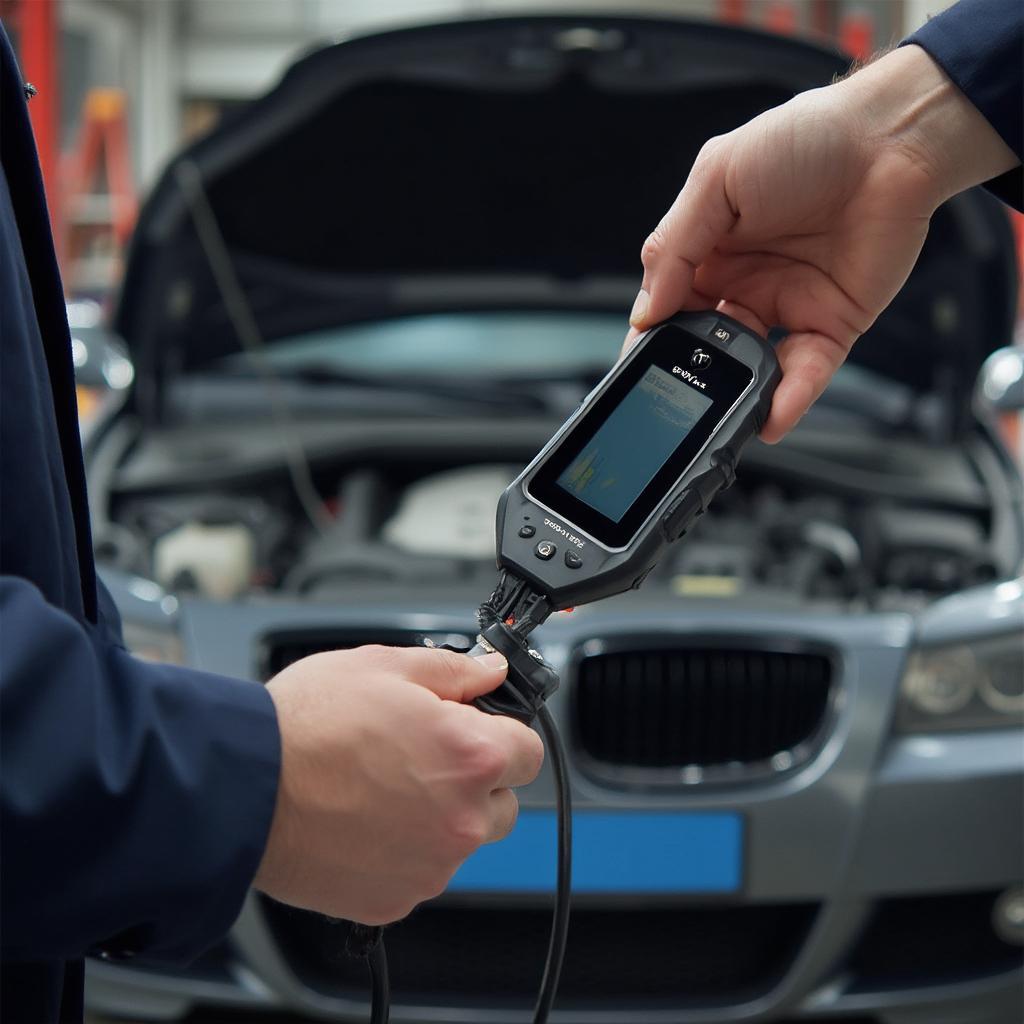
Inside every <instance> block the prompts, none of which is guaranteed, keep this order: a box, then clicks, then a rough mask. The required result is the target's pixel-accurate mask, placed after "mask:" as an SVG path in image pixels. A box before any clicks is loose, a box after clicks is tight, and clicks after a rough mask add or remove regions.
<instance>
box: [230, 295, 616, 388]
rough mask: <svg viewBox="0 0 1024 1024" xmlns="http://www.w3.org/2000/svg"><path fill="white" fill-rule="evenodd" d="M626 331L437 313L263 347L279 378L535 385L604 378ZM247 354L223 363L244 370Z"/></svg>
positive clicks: (521, 315) (575, 316) (592, 319)
mask: <svg viewBox="0 0 1024 1024" xmlns="http://www.w3.org/2000/svg"><path fill="white" fill-rule="evenodd" d="M628 326H629V325H628V324H627V322H626V319H625V317H623V316H622V315H620V314H618V313H589V312H588V313H575V312H564V311H552V312H516V313H507V312H473V313H435V314H429V315H424V316H409V317H396V318H393V319H388V320H374V321H368V322H364V323H356V324H346V325H344V326H341V327H331V328H327V329H325V330H319V331H312V332H310V333H308V334H298V335H292V336H290V337H286V338H280V339H277V340H274V341H271V342H268V343H267V346H266V350H265V351H266V357H267V359H268V360H269V362H270V364H271V366H272V367H273V368H274V369H275V370H277V371H279V372H280V373H282V374H285V375H288V374H289V373H301V372H302V371H303V370H309V369H315V370H317V371H319V372H330V371H334V372H336V373H337V374H338V375H339V376H345V375H349V374H355V375H372V376H381V377H383V376H384V375H386V374H393V373H394V372H395V370H396V369H401V371H402V373H403V374H410V373H413V374H417V375H419V376H427V377H440V378H445V379H448V380H451V379H452V378H458V377H465V378H468V377H473V378H487V379H491V380H494V379H499V378H514V379H522V378H538V379H546V378H551V377H563V378H564V377H567V376H580V375H589V374H591V373H593V372H594V371H597V372H600V373H603V372H604V370H605V369H607V368H609V367H610V366H611V365H612V364H613V363H614V362H615V360H616V358H617V357H618V354H619V350H620V348H621V347H622V339H623V338H624V337H625V335H626V329H627V327H628ZM248 364H249V360H248V357H247V356H246V355H245V354H244V353H239V354H237V355H232V356H229V357H227V358H225V359H223V360H221V361H220V363H219V365H220V366H221V367H223V368H225V369H232V370H238V369H244V368H245V367H246V366H247V365H248Z"/></svg>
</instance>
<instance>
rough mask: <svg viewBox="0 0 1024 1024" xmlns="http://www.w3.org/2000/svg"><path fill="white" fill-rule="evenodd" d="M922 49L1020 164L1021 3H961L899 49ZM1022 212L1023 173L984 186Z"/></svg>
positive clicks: (1023, 108) (1023, 132)
mask: <svg viewBox="0 0 1024 1024" xmlns="http://www.w3.org/2000/svg"><path fill="white" fill-rule="evenodd" d="M908 43H914V44H916V45H917V46H920V47H921V48H922V49H923V50H925V51H926V52H927V53H928V54H929V56H930V57H931V58H932V60H934V61H935V62H936V63H937V64H938V65H939V67H941V68H942V70H943V71H945V72H946V74H947V75H949V77H950V78H951V79H952V80H953V82H954V83H955V84H956V85H957V86H958V87H959V88H960V90H961V91H962V92H963V93H964V95H965V96H966V97H967V98H968V99H969V100H970V101H971V103H973V104H974V106H976V107H977V108H978V110H979V111H980V112H981V113H982V114H983V115H984V117H985V119H986V120H987V121H988V123H989V124H990V125H992V127H993V128H994V129H995V130H996V131H997V132H998V133H999V135H1000V136H1001V137H1002V139H1003V141H1004V142H1005V143H1006V144H1007V145H1008V146H1009V147H1010V149H1012V150H1013V152H1014V153H1016V154H1017V159H1018V160H1024V0H960V3H958V4H955V5H954V6H953V7H950V8H949V10H947V11H944V12H943V13H942V14H939V15H937V16H936V17H934V18H932V19H930V20H929V21H927V22H926V23H925V24H924V25H923V26H922V27H921V28H919V29H918V30H917V31H916V32H915V33H914V34H913V35H911V36H909V37H908V38H907V39H905V40H904V41H903V44H902V45H907V44H908ZM986 188H988V189H989V190H990V191H991V192H993V193H994V194H995V195H997V196H999V198H1000V199H1002V200H1003V201H1004V202H1006V203H1009V204H1010V205H1011V206H1013V207H1015V208H1016V209H1017V210H1024V170H1022V168H1021V167H1017V168H1015V169H1014V170H1012V171H1010V172H1008V173H1007V174H1003V175H1001V176H1000V177H998V178H995V179H993V180H992V181H990V182H988V183H987V184H986Z"/></svg>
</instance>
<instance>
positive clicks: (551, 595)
mask: <svg viewBox="0 0 1024 1024" xmlns="http://www.w3.org/2000/svg"><path fill="white" fill-rule="evenodd" d="M781 377H782V371H781V369H780V367H779V363H778V360H777V359H776V357H775V353H774V351H773V350H772V348H771V346H770V345H769V344H768V342H767V341H765V340H764V339H763V338H759V337H758V336H757V335H756V334H754V333H753V332H752V331H750V330H748V329H747V328H746V327H744V326H743V325H742V324H740V323H737V322H736V321H735V320H732V319H730V318H729V317H726V316H723V315H722V314H720V313H715V312H699V313H679V314H678V315H677V316H674V317H673V318H672V319H671V320H668V321H666V322H665V323H662V324H659V325H658V326H656V327H653V328H651V329H650V330H649V331H647V332H646V333H645V334H643V335H641V336H640V338H639V339H638V340H637V342H636V344H635V345H634V346H633V348H632V349H631V350H630V351H629V353H628V354H627V355H626V356H625V358H624V359H622V361H621V362H619V363H618V365H617V366H615V367H614V368H613V369H612V370H611V372H610V373H609V374H608V375H607V376H606V377H605V378H604V380H602V381H601V383H600V384H598V385H597V387H596V388H594V390H593V391H592V392H591V393H590V394H589V395H588V396H587V397H586V398H585V399H584V400H583V402H582V403H581V404H580V406H579V408H578V409H577V410H576V412H575V413H574V414H573V415H572V416H571V417H570V418H569V419H568V420H567V421H566V423H565V424H564V425H563V426H562V427H561V429H560V430H559V431H558V432H557V433H556V434H555V436H554V437H553V438H552V439H551V440H550V441H549V442H548V444H547V445H546V446H545V447H544V449H543V450H542V451H541V453H540V454H539V455H538V456H537V457H536V458H535V459H534V460H533V462H531V463H530V465H529V466H527V467H526V469H525V470H523V472H522V473H521V474H520V475H519V476H518V477H517V478H516V479H515V480H514V481H513V482H512V483H511V484H510V485H509V486H508V488H507V489H506V490H505V493H504V494H503V495H502V497H501V500H500V501H499V503H498V516H497V542H496V543H497V561H498V569H499V575H498V584H497V587H496V588H495V590H494V593H493V594H492V595H491V597H490V598H489V599H488V600H487V601H485V602H484V603H483V604H482V605H481V606H480V611H479V613H478V616H479V620H480V634H479V636H478V637H477V644H476V646H475V647H474V648H473V649H472V650H471V651H470V654H479V653H482V652H485V651H498V652H500V653H501V654H503V655H504V656H505V657H506V658H507V659H508V675H507V678H506V679H505V681H504V682H503V683H502V684H501V685H500V686H499V687H498V688H497V689H496V690H494V691H492V692H491V693H488V694H484V695H483V696H482V697H479V698H477V699H476V700H475V701H474V703H475V704H476V706H477V707H479V708H480V709H481V710H483V711H487V712H489V713H490V714H496V715H507V716H510V717H513V718H517V719H519V720H520V721H522V722H525V723H532V722H534V721H535V720H536V721H537V722H538V724H539V725H540V728H541V730H542V732H543V734H544V737H545V740H546V746H547V749H548V756H549V760H550V765H551V772H552V775H553V776H554V781H555V796H556V803H557V808H558V832H557V837H558V870H557V889H556V900H555V914H554V921H553V924H552V929H551V938H550V941H549V945H548V953H547V961H546V966H545V970H544V976H543V978H542V980H541V986H540V991H539V993H538V997H537V1005H536V1008H535V1011H534V1016H533V1021H534V1024H545V1022H546V1021H547V1019H548V1015H549V1013H550V1011H551V1007H552V1005H553V1003H554V999H555V995H556V992H557V989H558V980H559V975H560V972H561V965H562V960H563V957H564V954H565V947H566V941H567V936H568V927H569V892H570V889H571V864H572V856H571V845H572V809H571V791H570V786H569V775H568V771H567V768H566V764H565V755H564V752H563V750H562V745H561V742H560V740H559V736H558V730H557V728H556V726H555V723H554V720H553V718H552V717H551V715H550V713H549V711H548V709H547V708H546V707H545V701H546V700H547V698H548V697H550V696H551V694H552V693H554V691H555V690H556V689H557V687H558V676H557V674H556V673H555V670H554V669H553V668H552V667H551V666H550V665H548V664H547V663H546V662H545V661H544V660H543V658H542V657H541V656H540V654H539V653H538V652H537V651H535V650H533V649H532V648H531V647H530V646H529V644H528V642H527V638H528V637H529V635H530V633H531V632H532V631H533V630H534V629H536V628H537V626H539V625H540V624H541V623H542V622H543V621H544V620H545V619H546V618H547V617H548V616H549V615H550V614H551V613H552V612H553V611H558V610H560V609H566V608H570V607H573V606H574V605H578V604H586V603H589V602H591V601H597V600H599V599H601V598H603V597H610V596H611V595H612V594H618V593H621V592H622V591H624V590H629V589H632V588H636V587H639V586H640V584H641V583H643V581H644V579H645V578H646V577H647V575H648V574H649V573H650V571H651V570H652V569H653V568H654V566H655V565H656V564H657V563H658V560H659V559H660V558H661V556H662V555H663V554H664V550H665V548H666V547H667V546H668V545H669V544H672V543H674V542H675V541H677V540H678V539H679V538H680V537H682V535H683V534H684V533H686V531H687V529H688V528H689V527H690V526H691V524H692V523H693V522H694V521H695V520H696V519H697V517H698V516H700V515H702V514H703V513H704V512H705V510H706V509H707V507H708V505H709V504H710V502H711V500H712V498H714V496H715V495H716V494H717V493H718V492H719V491H720V490H722V489H723V488H726V487H728V486H729V485H730V484H731V483H732V482H733V479H734V478H735V473H736V461H737V459H738V458H739V455H740V452H741V451H742V449H743V446H744V445H745V444H746V443H747V442H748V441H749V440H750V439H751V438H752V437H754V435H755V434H757V432H758V431H759V430H760V429H761V427H762V426H763V425H764V422H765V420H766V419H767V418H768V411H769V409H770V408H771V403H772V396H773V394H774V392H775V387H776V385H777V384H778V382H779V380H780V379H781ZM369 938H370V941H369V943H368V944H367V948H368V949H370V950H371V951H372V952H371V953H367V954H363V955H367V956H370V957H372V956H376V957H377V960H378V966H377V967H376V969H375V968H374V960H373V959H372V958H371V961H370V962H371V975H372V977H373V978H374V979H375V986H376V985H377V984H378V983H379V982H380V979H381V978H384V979H385V981H384V984H383V986H382V988H383V989H386V977H387V974H386V961H384V960H383V951H382V950H383V947H382V946H381V945H380V941H379V938H380V936H379V929H376V930H375V934H372V935H370V937H369ZM381 965H383V966H381ZM375 990H376V989H375ZM385 1005H386V1001H385V999H384V998H383V997H382V998H380V999H378V998H375V999H374V1008H375V1010H377V1009H379V1008H380V1007H381V1006H385ZM373 1019H374V1021H378V1020H379V1021H385V1020H386V1019H387V1016H386V1011H384V1012H383V1013H382V1014H381V1015H380V1016H377V1015H375V1016H374V1018H373Z"/></svg>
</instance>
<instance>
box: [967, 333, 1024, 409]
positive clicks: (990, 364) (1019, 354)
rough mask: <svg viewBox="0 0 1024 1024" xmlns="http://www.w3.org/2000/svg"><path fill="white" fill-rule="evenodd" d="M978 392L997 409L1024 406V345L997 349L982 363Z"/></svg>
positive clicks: (1022, 407) (987, 402) (1020, 407)
mask: <svg viewBox="0 0 1024 1024" xmlns="http://www.w3.org/2000/svg"><path fill="white" fill-rule="evenodd" d="M978 395H979V397H980V398H981V399H982V401H984V402H985V403H986V404H987V405H989V406H991V408H993V409H995V410H996V411H997V412H1021V411H1022V410H1024V348H1019V347H1017V346H1014V345H1011V346H1009V347H1007V348H1000V349H996V351H995V352H993V353H992V354H991V355H990V356H989V357H988V359H986V360H985V362H984V363H983V364H982V367H981V373H980V374H979V375H978Z"/></svg>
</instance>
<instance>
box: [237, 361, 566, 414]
mask: <svg viewBox="0 0 1024 1024" xmlns="http://www.w3.org/2000/svg"><path fill="white" fill-rule="evenodd" d="M271 372H272V374H273V376H274V377H276V378H277V379H278V380H282V381H295V382H298V383H302V384H315V385H327V386H340V387H353V388H360V389H365V390H376V391H387V392H392V393H394V392H408V393H410V394H415V395H420V396H423V395H425V396H427V397H429V398H437V399H439V400H441V401H450V402H462V403H466V402H469V403H472V404H475V405H487V406H490V407H492V408H493V407H495V406H498V407H502V408H508V409H510V410H515V411H522V410H523V409H524V408H527V409H535V410H537V411H542V412H543V411H547V409H548V403H547V402H545V401H544V399H543V398H542V397H541V396H540V395H539V394H537V393H536V392H535V391H533V390H527V389H526V387H524V386H523V385H522V384H520V383H518V382H517V383H509V384H495V383H494V382H493V381H486V380H485V381H481V380H467V381H450V380H439V379H438V378H436V377H416V376H402V375H394V376H378V375H376V374H362V373H355V372H353V371H350V370H343V369H339V368H338V367H336V366H334V365H333V364H327V363H302V364H300V365H297V366H289V367H283V368H282V367H279V366H274V367H273V368H272V370H271ZM225 376H232V377H245V378H248V377H253V378H256V377H261V376H262V374H261V373H259V372H258V371H257V370H255V369H252V368H250V367H248V366H233V367H232V368H231V369H230V370H228V371H226V372H225Z"/></svg>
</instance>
